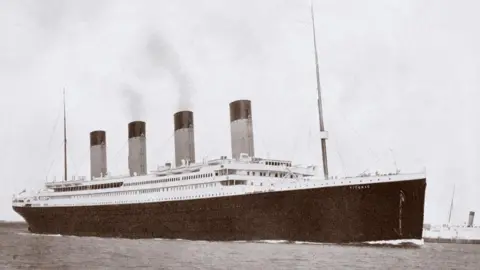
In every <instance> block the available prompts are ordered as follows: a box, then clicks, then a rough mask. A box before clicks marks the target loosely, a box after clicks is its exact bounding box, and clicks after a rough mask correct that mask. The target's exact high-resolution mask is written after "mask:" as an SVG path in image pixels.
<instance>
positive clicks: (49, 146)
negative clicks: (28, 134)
mask: <svg viewBox="0 0 480 270" xmlns="http://www.w3.org/2000/svg"><path fill="white" fill-rule="evenodd" d="M61 114H62V113H61V111H59V112H58V114H57V118H56V119H55V124H54V125H53V129H52V131H51V133H50V138H49V140H48V144H47V148H46V152H49V150H50V149H51V146H52V142H53V137H54V134H55V130H56V129H57V126H58V122H60V121H59V120H60V116H61ZM45 155H46V154H45Z"/></svg>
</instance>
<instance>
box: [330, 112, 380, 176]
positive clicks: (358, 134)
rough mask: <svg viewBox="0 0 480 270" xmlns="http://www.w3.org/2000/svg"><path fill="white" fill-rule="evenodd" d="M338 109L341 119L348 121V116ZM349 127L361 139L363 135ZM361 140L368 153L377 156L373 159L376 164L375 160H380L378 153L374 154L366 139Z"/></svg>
mask: <svg viewBox="0 0 480 270" xmlns="http://www.w3.org/2000/svg"><path fill="white" fill-rule="evenodd" d="M339 111H340V115H341V116H342V117H343V119H344V120H345V122H349V121H348V118H347V117H346V116H345V114H344V113H343V111H342V110H339ZM348 127H349V128H351V129H352V130H353V132H354V133H355V134H356V135H357V136H358V137H359V138H360V139H363V137H362V136H361V135H360V133H359V132H358V131H357V130H356V129H355V128H354V127H353V126H351V125H348ZM362 142H363V143H364V144H365V146H366V147H367V148H368V150H369V151H370V154H371V155H372V156H373V157H377V159H376V160H375V161H374V164H377V162H378V161H379V160H380V157H379V156H378V154H375V152H374V151H373V150H372V148H371V146H370V145H369V144H368V143H367V141H366V140H362ZM368 170H369V169H366V170H365V171H364V172H366V171H368Z"/></svg>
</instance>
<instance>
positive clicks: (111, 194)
mask: <svg viewBox="0 0 480 270" xmlns="http://www.w3.org/2000/svg"><path fill="white" fill-rule="evenodd" d="M229 181H232V183H233V181H234V180H229ZM223 182H224V181H222V183H221V185H225V184H224V183H223ZM217 184H218V183H206V184H196V185H185V186H177V187H165V188H153V189H143V190H132V191H121V192H104V193H95V194H85V195H74V196H70V195H65V196H55V197H48V196H41V197H39V199H40V200H42V201H44V200H49V199H52V198H54V199H67V198H92V197H98V196H102V197H103V196H123V195H135V194H145V193H154V192H172V191H180V190H193V189H200V188H207V187H215V186H217ZM246 184H247V183H246V181H245V180H236V181H235V185H246ZM229 185H232V184H229Z"/></svg>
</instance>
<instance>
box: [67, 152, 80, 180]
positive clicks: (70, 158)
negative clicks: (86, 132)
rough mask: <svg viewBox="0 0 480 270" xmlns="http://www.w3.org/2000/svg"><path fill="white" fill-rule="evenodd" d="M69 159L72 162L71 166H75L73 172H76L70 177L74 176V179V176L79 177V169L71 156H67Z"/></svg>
mask: <svg viewBox="0 0 480 270" xmlns="http://www.w3.org/2000/svg"><path fill="white" fill-rule="evenodd" d="M70 152H71V151H70ZM70 152H69V153H70ZM67 158H68V160H69V161H70V162H71V164H72V165H73V172H74V173H71V174H70V175H71V176H72V178H73V176H74V175H78V172H79V171H78V167H77V166H76V164H75V161H74V160H73V158H72V156H71V155H67Z"/></svg>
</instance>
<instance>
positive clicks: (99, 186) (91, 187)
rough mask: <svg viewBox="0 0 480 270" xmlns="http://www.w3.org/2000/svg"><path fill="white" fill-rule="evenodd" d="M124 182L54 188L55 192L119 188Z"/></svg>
mask: <svg viewBox="0 0 480 270" xmlns="http://www.w3.org/2000/svg"><path fill="white" fill-rule="evenodd" d="M122 184H123V182H115V183H108V184H96V185H86V186H77V187H61V188H53V190H54V191H55V192H67V191H80V190H95V189H107V188H118V187H121V186H122Z"/></svg>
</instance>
